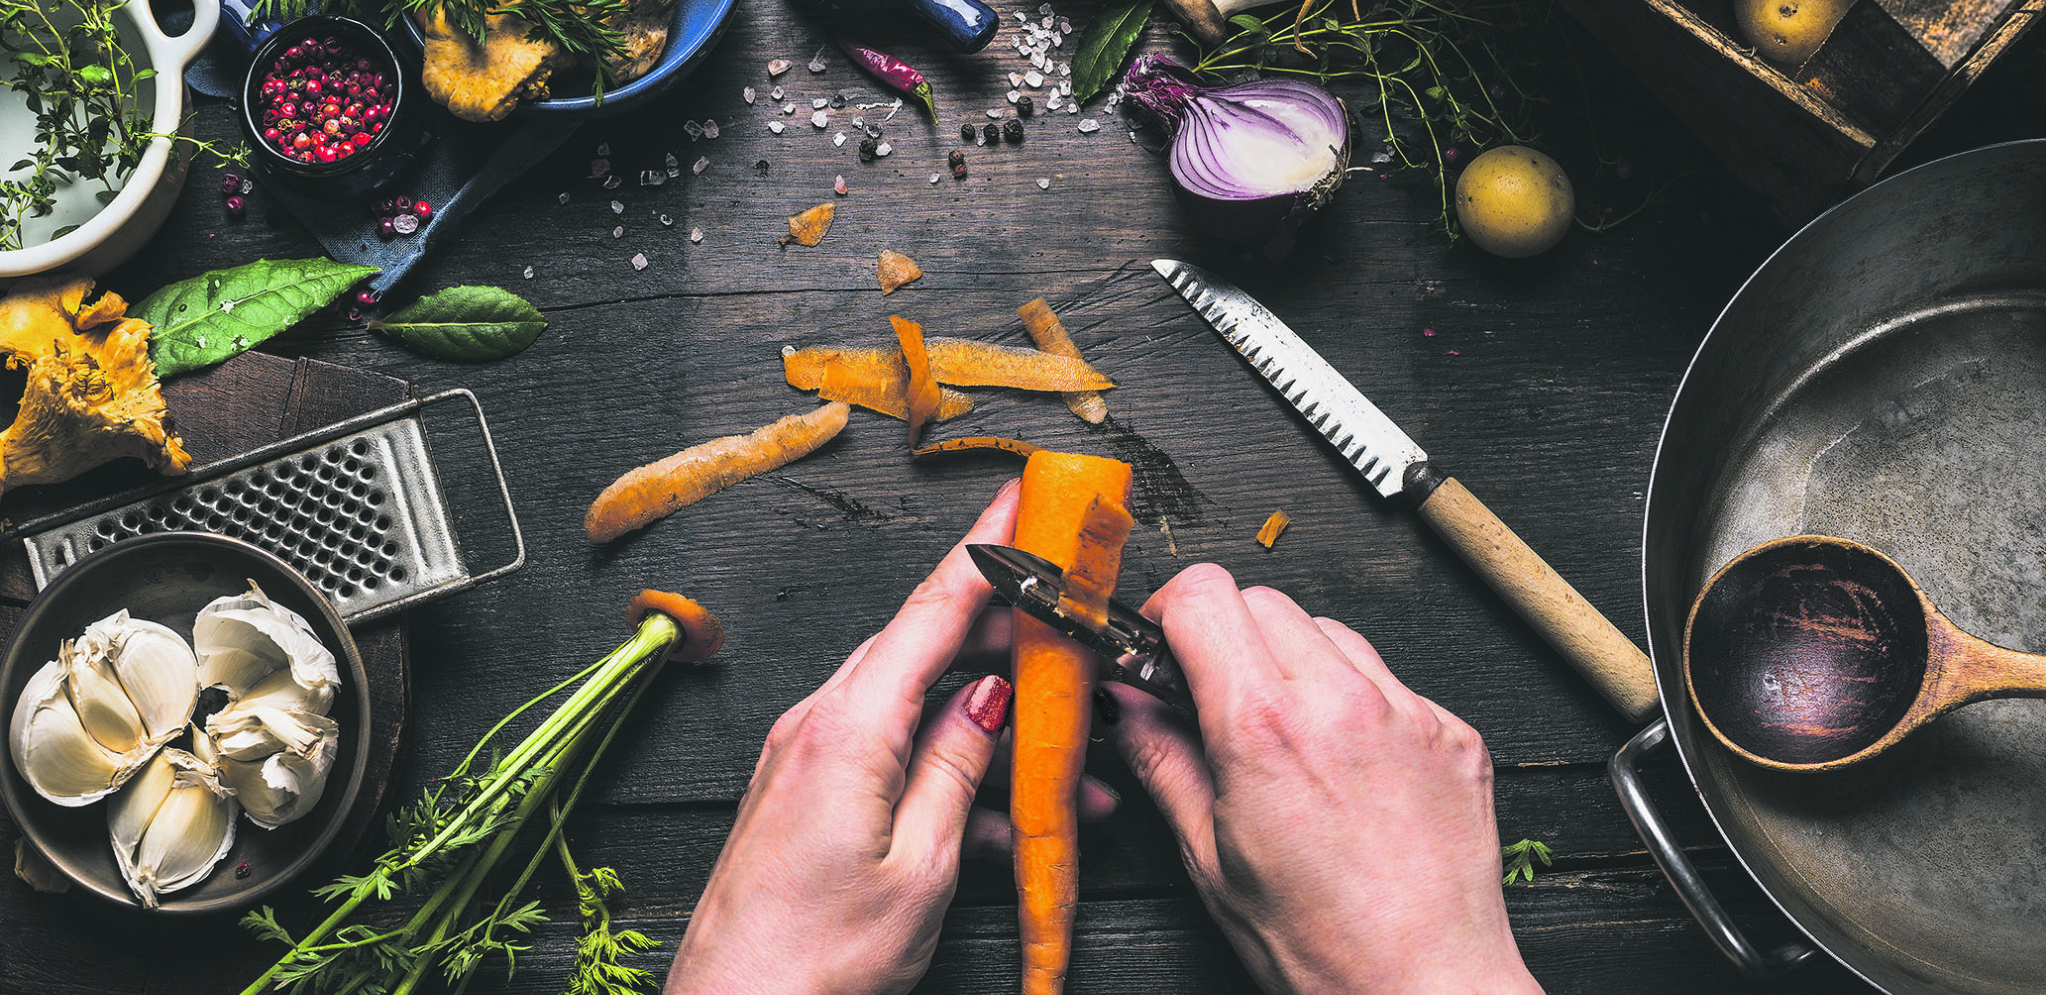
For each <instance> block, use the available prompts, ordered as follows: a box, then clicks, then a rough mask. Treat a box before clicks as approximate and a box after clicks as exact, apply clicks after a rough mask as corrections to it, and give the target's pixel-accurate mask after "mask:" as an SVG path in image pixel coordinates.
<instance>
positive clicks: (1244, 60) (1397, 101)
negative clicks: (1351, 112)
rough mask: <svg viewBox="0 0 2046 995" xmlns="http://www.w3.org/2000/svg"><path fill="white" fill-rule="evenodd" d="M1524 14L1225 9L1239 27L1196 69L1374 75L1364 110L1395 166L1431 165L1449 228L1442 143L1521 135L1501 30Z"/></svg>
mask: <svg viewBox="0 0 2046 995" xmlns="http://www.w3.org/2000/svg"><path fill="white" fill-rule="evenodd" d="M1344 14H1349V15H1350V16H1348V17H1344V16H1342V15H1344ZM1528 16H1530V15H1529V14H1528V13H1527V12H1526V11H1525V10H1523V9H1521V8H1520V7H1517V6H1516V5H1515V4H1514V3H1512V2H1511V0H1465V2H1453V0H1378V2H1375V3H1362V4H1353V3H1352V0H1340V3H1339V2H1338V0H1310V3H1309V5H1308V6H1307V7H1304V8H1291V7H1288V8H1285V9H1283V10H1281V11H1280V12H1279V13H1276V14H1273V15H1272V16H1270V17H1267V18H1262V19H1260V18H1258V17H1254V16H1252V15H1249V14H1238V15H1236V16H1235V17H1232V18H1230V19H1229V24H1230V26H1231V27H1233V28H1235V29H1236V33H1235V34H1233V35H1231V36H1230V37H1229V38H1228V39H1226V40H1224V41H1223V42H1222V44H1221V45H1218V46H1216V47H1215V48H1214V49H1212V50H1210V51H1206V52H1204V53H1203V54H1202V57H1201V58H1200V60H1199V61H1197V62H1195V63H1194V65H1193V70H1194V72H1196V73H1203V74H1213V75H1221V76H1227V75H1231V74H1236V73H1244V72H1256V73H1259V74H1280V75H1290V76H1303V77H1307V78H1310V79H1313V80H1315V81H1316V82H1318V83H1323V84H1327V83H1330V82H1332V81H1336V80H1362V81H1365V82H1367V83H1369V84H1372V86H1371V90H1370V92H1369V94H1368V96H1367V98H1366V99H1365V102H1364V109H1365V110H1367V111H1368V112H1369V113H1371V114H1372V115H1373V116H1375V117H1378V118H1379V119H1381V120H1382V121H1383V123H1384V126H1385V134H1386V142H1387V144H1388V145H1389V146H1390V150H1391V152H1392V155H1393V157H1394V158H1395V159H1396V160H1397V162H1398V166H1399V167H1400V168H1406V169H1426V170H1428V171H1430V172H1431V173H1432V174H1433V178H1434V181H1435V186H1436V188H1437V191H1438V193H1439V194H1440V200H1441V214H1440V215H1439V217H1438V220H1439V221H1440V223H1441V224H1442V225H1443V227H1444V229H1445V230H1450V220H1449V219H1450V213H1451V212H1450V202H1449V193H1450V186H1451V184H1450V182H1449V165H1450V164H1449V163H1448V162H1447V161H1446V159H1445V156H1444V150H1445V149H1449V148H1452V147H1455V146H1459V145H1468V146H1475V147H1484V146H1488V145H1492V144H1495V143H1500V142H1512V143H1517V142H1520V141H1521V140H1522V138H1521V136H1520V134H1519V131H1518V129H1517V126H1516V123H1515V120H1514V118H1515V116H1516V114H1515V110H1516V108H1518V107H1519V106H1520V105H1521V104H1522V103H1523V102H1524V101H1525V95H1524V94H1522V93H1521V92H1520V91H1519V90H1518V89H1517V88H1516V87H1515V86H1514V83H1513V79H1512V76H1511V74H1509V73H1507V72H1506V70H1505V67H1504V62H1503V59H1502V58H1501V56H1500V53H1499V50H1498V39H1500V38H1502V37H1504V36H1505V35H1506V34H1507V33H1508V32H1511V31H1513V30H1516V29H1517V28H1518V27H1521V26H1522V25H1521V21H1523V20H1524V19H1525V18H1527V17H1528ZM1189 40H1192V39H1189ZM1416 132H1418V134H1416ZM1386 165H1387V166H1390V165H1391V164H1390V163H1388V164H1386ZM1354 168H1356V169H1359V170H1372V169H1378V168H1385V167H1382V166H1377V167H1375V166H1359V167H1354Z"/></svg>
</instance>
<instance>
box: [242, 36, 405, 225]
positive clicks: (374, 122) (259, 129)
mask: <svg viewBox="0 0 2046 995" xmlns="http://www.w3.org/2000/svg"><path fill="white" fill-rule="evenodd" d="M399 65H400V64H399V62H398V59H397V57H396V56H395V55H394V54H393V53H392V52H391V46H390V45H389V43H387V42H385V41H384V38H383V36H382V35H380V34H378V33H377V32H376V31H375V30H373V29H371V28H370V27H369V26H368V25H366V24H363V23H361V22H360V21H355V20H351V19H349V18H346V17H335V16H332V15H328V14H315V15H312V16H310V17H301V18H299V19H297V20H294V21H292V22H290V23H288V24H286V25H284V27H282V28H280V29H278V30H277V32H276V33H275V34H272V35H271V36H270V37H269V38H268V39H267V40H265V41H264V42H263V44H262V45H261V46H260V47H258V48H257V49H256V54H255V58H254V59H252V60H251V61H250V63H249V72H248V77H247V78H246V79H245V80H243V82H242V93H241V119H242V130H243V131H244V132H245V133H246V134H247V135H248V138H249V144H250V146H252V147H253V148H254V155H253V157H252V158H253V161H254V163H255V164H256V165H257V166H258V167H259V168H260V169H261V170H262V171H263V172H264V173H266V174H268V175H269V177H270V179H271V180H272V181H273V182H276V183H278V184H279V185H280V186H283V187H285V188H286V189H290V190H293V191H296V192H298V193H301V194H305V195H307V196H312V197H322V198H345V197H360V196H363V195H365V194H368V193H370V192H372V191H374V190H376V189H378V188H379V187H382V186H384V185H385V184H387V183H389V182H391V181H392V180H393V179H395V178H397V176H398V175H399V174H400V173H402V172H404V170H405V168H406V167H407V166H410V165H411V163H412V159H413V157H414V155H415V153H416V152H417V151H418V148H419V144H420V143H419V138H420V128H421V124H420V114H419V113H418V112H417V111H416V110H415V109H414V108H413V107H412V106H411V104H412V101H413V100H414V99H416V98H415V96H414V95H415V94H417V93H419V92H420V91H419V88H418V86H417V85H416V81H414V80H410V79H407V78H406V73H405V72H404V70H402V69H400V68H399Z"/></svg>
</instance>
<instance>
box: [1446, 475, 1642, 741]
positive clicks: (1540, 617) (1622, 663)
mask: <svg viewBox="0 0 2046 995" xmlns="http://www.w3.org/2000/svg"><path fill="white" fill-rule="evenodd" d="M1420 511H1421V517H1422V518H1425V519H1427V521H1428V524H1429V525H1431V526H1433V527H1434V529H1435V531H1436V532H1437V533H1438V534H1440V535H1441V536H1442V538H1444V539H1447V540H1449V544H1450V545H1451V546H1454V547H1456V551H1457V552H1458V553H1459V554H1461V555H1462V556H1463V558H1464V562H1466V563H1469V564H1470V565H1471V566H1472V567H1473V568H1474V569H1476V570H1477V571H1478V573H1479V574H1481V575H1483V576H1484V578H1485V580H1486V581H1487V582H1488V583H1490V584H1491V585H1492V590H1494V591H1497V592H1499V595H1500V597H1503V598H1505V599H1506V601H1507V603H1509V604H1511V605H1512V606H1513V608H1514V610H1515V611H1518V612H1520V616H1521V617H1522V618H1524V619H1527V621H1528V624H1530V625H1532V626H1534V627H1535V629H1536V631H1539V632H1540V633H1541V634H1542V636H1543V638H1546V639H1547V640H1548V641H1549V644H1550V645H1552V646H1554V647H1556V649H1558V650H1560V651H1561V652H1562V654H1563V656H1564V658H1566V659H1568V660H1569V661H1570V663H1571V665H1572V666H1575V667H1576V668H1577V670H1578V672H1579V673H1582V674H1583V675H1584V676H1585V678H1586V679H1587V680H1589V681H1591V683H1592V686H1593V687H1596V688H1598V691H1599V693H1600V694H1602V695H1605V697H1606V700H1607V701H1610V702H1612V703H1613V707H1614V708H1617V709H1619V710H1620V714H1622V715H1625V716H1626V717H1627V718H1628V719H1630V720H1632V721H1635V722H1646V721H1648V718H1649V716H1651V715H1653V714H1654V713H1655V710H1656V689H1655V668H1654V666H1653V665H1652V664H1650V663H1649V662H1648V657H1647V655H1646V654H1644V653H1642V652H1641V650H1640V648H1639V647H1637V646H1635V645H1634V641H1633V640H1631V639H1628V638H1627V637H1626V636H1625V635H1624V634H1622V633H1621V632H1620V630H1619V629H1616V628H1614V627H1613V623H1612V622H1610V621H1607V620H1606V617H1605V616H1604V615H1601V614H1599V611H1598V609H1596V608H1593V607H1592V606H1591V602H1589V601H1586V600H1584V595H1582V594H1579V593H1577V589H1576V588H1574V587H1571V586H1570V582H1569V581H1567V580H1564V579H1563V577H1562V575H1561V574H1558V573H1557V572H1556V570H1555V568H1554V567H1551V566H1549V564H1548V563H1547V562H1546V561H1544V560H1543V559H1542V558H1541V557H1540V556H1539V555H1537V554H1536V553H1535V551H1534V550H1532V549H1529V548H1528V547H1527V543H1525V542H1522V541H1521V539H1520V537H1519V536H1517V535H1514V534H1513V530H1512V529H1510V528H1507V527H1506V523H1505V522H1502V521H1500V520H1499V516H1497V515H1494V514H1492V509H1490V508H1487V507H1485V505H1484V502H1482V501H1479V500H1478V499H1477V498H1476V497H1475V496H1473V495H1472V494H1471V492H1470V490H1469V489H1467V488H1465V487H1464V485H1463V484H1461V483H1458V482H1457V480H1456V479H1455V478H1454V477H1451V478H1446V479H1442V480H1441V481H1440V482H1439V483H1436V484H1435V488H1434V492H1433V493H1431V494H1429V495H1428V496H1427V497H1426V498H1425V499H1423V500H1422V501H1421V503H1420Z"/></svg>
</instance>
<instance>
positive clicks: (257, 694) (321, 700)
mask: <svg viewBox="0 0 2046 995" xmlns="http://www.w3.org/2000/svg"><path fill="white" fill-rule="evenodd" d="M235 704H237V705H246V706H250V707H255V706H262V707H266V708H281V709H283V710H284V711H287V712H311V713H312V714H314V715H325V714H327V711H328V709H330V708H332V707H333V705H334V685H332V684H322V685H320V686H318V687H310V688H309V687H306V686H305V685H303V684H300V683H299V682H298V681H297V680H296V679H294V678H293V677H292V674H291V668H290V667H282V668H279V669H278V670H277V671H275V672H274V673H272V674H271V675H270V676H268V677H265V678H263V679H262V680H260V681H257V682H256V683H255V685H254V686H253V687H251V688H249V689H248V690H247V691H244V692H242V696H241V697H240V698H239V699H236V701H235Z"/></svg>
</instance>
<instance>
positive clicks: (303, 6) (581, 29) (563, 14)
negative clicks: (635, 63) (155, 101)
mask: <svg viewBox="0 0 2046 995" xmlns="http://www.w3.org/2000/svg"><path fill="white" fill-rule="evenodd" d="M364 2H365V0H328V2H327V3H326V4H324V5H323V9H324V10H326V11H328V12H330V13H343V12H354V13H360V12H361V11H362V8H363V4H364ZM373 5H380V6H381V7H382V9H383V12H384V29H385V30H387V31H388V30H390V29H391V28H394V27H396V26H397V24H398V19H399V18H401V17H405V16H407V15H418V16H419V17H420V18H421V19H422V20H425V21H431V20H432V19H433V18H434V17H435V16H436V15H439V16H445V17H446V18H447V22H448V24H449V25H451V26H452V27H454V28H455V30H457V31H460V32H462V33H463V34H465V35H468V36H469V37H470V38H471V39H472V40H474V41H475V42H476V43H477V44H479V45H480V44H482V43H483V39H484V36H485V35H486V34H488V30H487V26H488V23H489V20H488V19H489V18H491V17H493V16H495V15H499V14H509V15H511V16H514V17H517V18H519V19H521V20H523V21H525V22H526V23H527V24H528V25H530V27H529V29H528V30H527V32H526V38H527V39H528V40H531V41H551V42H553V43H554V44H556V45H558V46H560V47H561V50H562V51H564V52H566V53H568V54H569V55H572V56H576V57H578V58H581V59H583V60H585V61H587V62H589V63H590V64H592V65H593V66H595V67H596V71H597V80H596V92H597V94H598V95H599V96H602V94H603V90H604V87H606V86H610V85H612V84H613V83H615V82H616V79H617V77H616V74H614V73H613V72H612V70H611V63H612V62H614V61H617V60H622V59H623V58H624V57H625V33H624V32H623V31H621V30H619V29H618V28H617V27H616V23H617V22H619V21H622V20H623V19H624V17H625V15H627V14H628V13H630V12H631V10H632V5H631V2H630V0H382V2H381V3H380V4H376V3H374V2H373ZM254 10H255V12H256V14H257V16H259V17H274V18H277V19H278V20H283V21H289V20H291V19H293V18H297V17H303V16H305V15H306V13H307V12H308V11H309V10H311V3H310V0H257V3H256V5H255V8H254Z"/></svg>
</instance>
